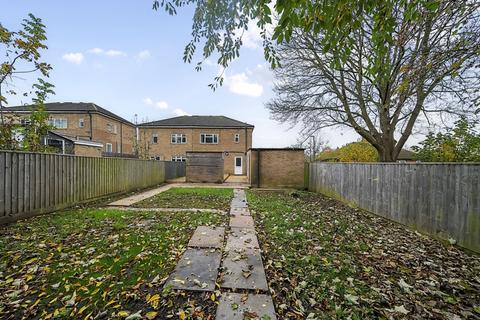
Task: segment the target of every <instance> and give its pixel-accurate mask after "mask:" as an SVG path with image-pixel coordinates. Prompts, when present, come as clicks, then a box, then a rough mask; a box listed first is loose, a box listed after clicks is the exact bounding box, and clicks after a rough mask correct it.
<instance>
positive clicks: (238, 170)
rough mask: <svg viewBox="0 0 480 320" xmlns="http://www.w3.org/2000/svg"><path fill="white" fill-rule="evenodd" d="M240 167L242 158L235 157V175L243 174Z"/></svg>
mask: <svg viewBox="0 0 480 320" xmlns="http://www.w3.org/2000/svg"><path fill="white" fill-rule="evenodd" d="M242 165H243V161H242V157H235V174H238V175H241V174H242V173H243V168H242Z"/></svg>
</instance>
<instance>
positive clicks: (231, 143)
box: [138, 116, 254, 175]
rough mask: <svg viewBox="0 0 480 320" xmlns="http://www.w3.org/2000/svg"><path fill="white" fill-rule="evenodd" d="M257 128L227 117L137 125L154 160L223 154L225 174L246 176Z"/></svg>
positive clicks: (178, 159) (184, 117)
mask: <svg viewBox="0 0 480 320" xmlns="http://www.w3.org/2000/svg"><path fill="white" fill-rule="evenodd" d="M253 129H254V126H253V125H251V124H248V123H245V122H241V121H238V120H234V119H231V118H228V117H225V116H180V117H175V118H169V119H163V120H158V121H152V122H147V123H142V124H139V125H138V130H139V134H138V137H139V139H140V140H143V142H144V143H143V144H147V147H146V150H147V151H146V152H147V153H148V156H149V157H150V158H151V159H157V160H167V161H170V160H171V161H186V156H187V152H221V153H222V154H223V161H224V173H225V174H232V175H246V173H247V171H246V170H247V169H246V154H247V151H248V149H250V148H251V147H252V133H253Z"/></svg>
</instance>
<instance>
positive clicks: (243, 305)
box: [111, 184, 276, 320]
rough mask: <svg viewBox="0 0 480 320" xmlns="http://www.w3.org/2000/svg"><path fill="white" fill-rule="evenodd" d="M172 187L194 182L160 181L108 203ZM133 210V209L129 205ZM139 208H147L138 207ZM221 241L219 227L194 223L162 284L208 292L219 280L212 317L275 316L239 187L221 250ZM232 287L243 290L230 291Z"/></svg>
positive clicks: (127, 201)
mask: <svg viewBox="0 0 480 320" xmlns="http://www.w3.org/2000/svg"><path fill="white" fill-rule="evenodd" d="M174 186H181V187H189V186H192V187H194V186H196V185H188V186H187V185H185V184H182V185H176V184H171V185H166V186H162V187H160V188H157V189H154V190H150V191H147V192H145V193H143V194H139V195H135V196H132V197H128V198H126V199H122V200H119V201H116V202H113V203H112V204H111V205H112V206H128V205H131V204H133V203H135V202H138V201H141V200H144V199H146V198H148V197H151V196H153V195H155V194H158V193H160V192H163V191H165V190H168V189H170V188H172V187H174ZM222 187H228V186H222ZM160 209H161V210H164V209H163V208H160ZM123 210H128V209H123ZM134 210H139V209H138V208H134ZM141 210H153V209H151V208H142V209H141ZM165 210H166V209H165ZM169 210H172V209H169ZM183 210H184V209H182V211H183ZM207 211H212V210H207ZM221 212H222V213H225V212H224V211H221ZM224 239H225V228H223V227H209V226H199V227H198V228H197V229H196V230H195V232H194V234H193V236H192V238H191V239H190V241H189V243H188V247H187V249H186V251H185V252H184V253H183V255H182V257H181V258H180V260H179V261H178V263H177V266H176V268H175V271H174V272H173V273H172V274H171V275H170V277H169V278H168V280H167V282H166V284H165V285H166V286H171V287H172V288H173V289H177V290H185V291H214V290H215V289H216V285H217V284H219V286H220V288H221V292H222V294H221V296H220V298H219V304H218V307H217V313H216V319H229V320H230V319H233V320H236V319H238V320H243V319H245V318H249V319H256V318H258V319H270V320H276V316H275V309H274V305H273V301H272V298H271V296H270V294H269V292H268V283H267V279H266V276H265V270H264V267H263V262H262V255H261V250H260V246H259V243H258V239H257V235H256V232H255V223H254V220H253V218H252V217H251V215H250V211H249V209H248V204H247V198H246V194H245V191H244V190H242V189H240V188H235V189H234V197H233V199H232V202H231V208H230V225H229V231H228V232H227V243H226V246H225V249H224V251H223V254H222V251H221V250H222V248H223V247H224V245H223V244H224ZM238 290H242V291H243V292H244V293H243V294H241V293H235V292H237V291H238Z"/></svg>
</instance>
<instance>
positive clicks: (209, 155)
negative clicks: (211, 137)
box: [186, 152, 224, 183]
mask: <svg viewBox="0 0 480 320" xmlns="http://www.w3.org/2000/svg"><path fill="white" fill-rule="evenodd" d="M223 164H224V163H223V152H187V174H186V180H187V182H200V183H204V182H211V183H212V182H213V183H222V182H223Z"/></svg>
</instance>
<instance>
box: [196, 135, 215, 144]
mask: <svg viewBox="0 0 480 320" xmlns="http://www.w3.org/2000/svg"><path fill="white" fill-rule="evenodd" d="M200 143H202V144H217V143H218V134H216V133H202V134H201V135H200Z"/></svg>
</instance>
